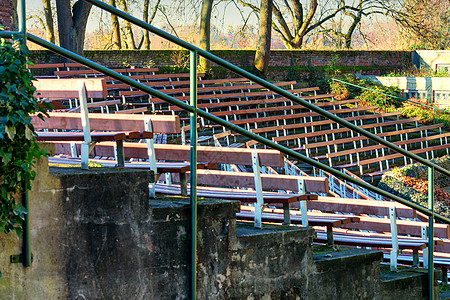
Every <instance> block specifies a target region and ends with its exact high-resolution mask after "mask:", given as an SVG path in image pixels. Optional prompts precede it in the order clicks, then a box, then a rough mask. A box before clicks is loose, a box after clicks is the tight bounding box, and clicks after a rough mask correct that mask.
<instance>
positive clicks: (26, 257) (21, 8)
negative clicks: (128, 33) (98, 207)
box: [17, 0, 31, 267]
mask: <svg viewBox="0 0 450 300" xmlns="http://www.w3.org/2000/svg"><path fill="white" fill-rule="evenodd" d="M17 11H18V18H19V20H18V21H19V28H18V29H19V32H20V35H21V38H22V39H21V40H20V43H23V44H25V45H26V44H27V27H26V5H25V0H20V1H19V2H18V9H17ZM22 205H23V207H24V208H25V209H26V211H27V214H26V215H25V217H24V220H23V237H22V239H23V240H22V243H23V244H22V253H23V254H22V256H23V257H22V259H23V265H24V267H30V266H31V248H30V193H29V191H28V189H27V187H26V184H25V183H24V185H23V199H22Z"/></svg>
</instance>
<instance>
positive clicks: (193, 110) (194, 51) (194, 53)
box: [1, 0, 450, 299]
mask: <svg viewBox="0 0 450 300" xmlns="http://www.w3.org/2000/svg"><path fill="white" fill-rule="evenodd" d="M84 1H86V2H89V3H91V4H93V5H95V6H97V7H100V8H102V9H104V10H106V11H108V12H110V13H112V14H114V15H117V16H119V17H121V18H123V19H125V20H127V21H129V22H131V23H133V24H135V25H137V26H139V27H141V28H143V29H145V30H148V31H150V32H152V33H154V34H156V35H159V36H161V37H163V38H165V39H167V40H169V41H171V42H173V43H175V44H177V45H179V46H181V47H183V48H186V49H188V50H189V51H190V53H191V60H190V62H191V70H190V71H191V102H190V104H186V103H184V102H182V101H179V100H178V99H176V98H174V97H171V96H169V95H167V94H164V93H162V92H160V91H158V90H155V89H152V88H150V87H148V86H146V85H144V84H142V83H140V82H138V81H135V80H133V79H130V78H128V77H126V76H125V75H122V74H120V73H117V72H114V71H112V70H110V69H108V68H106V67H104V66H102V65H99V64H97V63H95V62H92V61H90V60H88V59H86V58H84V57H82V56H80V55H77V54H75V53H73V52H71V51H68V50H66V49H63V48H60V47H58V46H56V45H54V44H52V43H49V42H47V41H45V40H43V39H41V38H39V37H37V36H34V35H32V34H28V35H27V34H25V33H23V36H24V37H26V38H27V39H29V40H30V41H32V42H34V43H36V44H38V45H40V46H42V47H44V48H47V49H50V50H51V51H53V52H55V53H57V54H60V55H62V56H64V57H67V58H69V59H71V60H73V61H76V62H78V63H81V64H83V65H85V66H87V67H89V68H91V69H94V70H97V71H100V72H102V73H103V74H105V75H108V76H110V77H112V78H114V79H117V80H120V81H122V82H124V83H127V84H129V85H130V86H133V87H135V88H137V89H140V90H142V91H144V92H146V93H148V94H150V95H152V96H155V97H158V98H160V99H162V100H164V101H166V102H169V103H171V104H173V105H176V106H178V107H180V108H182V109H184V110H186V111H188V112H189V113H190V121H191V123H190V124H191V134H192V137H191V170H192V174H193V176H191V188H192V190H191V212H192V224H191V225H192V226H191V239H192V247H191V252H192V257H191V259H192V261H191V264H192V266H191V286H190V287H191V293H190V295H191V298H192V299H196V244H197V242H196V234H197V232H196V231H197V230H196V226H197V220H196V207H197V202H196V191H195V187H196V176H195V174H196V173H195V171H196V129H197V128H196V125H197V115H198V116H201V117H203V118H205V119H207V120H209V121H212V122H214V123H216V124H219V125H221V126H223V127H225V128H228V129H230V130H233V131H235V132H237V133H240V134H242V135H243V136H246V137H248V138H250V139H253V140H256V141H258V142H259V143H261V144H264V145H266V146H268V147H271V148H273V149H277V150H279V151H280V152H282V153H284V154H286V155H289V156H292V157H294V158H296V159H298V160H301V161H303V162H306V163H308V164H310V165H312V166H314V167H317V168H319V169H322V170H325V171H327V172H329V173H331V174H333V175H335V176H336V177H338V178H341V179H343V180H347V181H349V182H352V183H354V184H356V185H359V186H362V187H364V188H366V189H368V190H370V191H373V192H375V193H378V194H380V195H382V196H385V197H387V198H389V199H392V200H394V201H397V202H400V203H402V204H404V205H406V206H409V207H411V208H413V209H416V210H418V211H420V212H422V213H424V214H425V215H427V216H428V217H429V243H428V245H429V249H430V251H429V261H430V263H429V269H428V272H429V284H430V288H429V295H430V298H432V297H433V296H432V295H433V291H432V287H433V282H434V279H433V263H432V261H433V222H434V219H437V220H440V221H442V222H445V223H447V224H450V219H448V218H445V217H443V216H440V215H437V214H435V213H434V211H433V188H434V183H433V174H434V170H437V171H439V172H441V173H444V174H446V175H447V176H450V171H448V170H446V169H444V168H442V167H441V166H438V165H435V164H433V163H431V162H429V161H427V160H425V159H423V158H422V157H420V156H418V155H415V154H413V153H410V152H408V151H407V150H405V149H403V148H401V147H398V146H396V145H394V144H392V143H390V142H388V141H386V140H384V139H382V138H380V137H378V136H376V135H374V134H372V133H370V132H368V131H365V130H363V129H361V128H359V127H357V126H355V125H353V124H352V123H350V122H348V121H345V120H343V119H341V118H339V117H337V116H335V115H333V114H332V113H329V112H328V111H326V110H324V109H321V108H320V107H317V106H315V105H314V104H311V103H310V102H308V101H306V100H303V99H301V98H299V97H297V96H295V95H293V94H291V93H289V92H287V91H286V90H284V89H282V88H280V87H277V86H276V85H273V84H271V83H269V82H267V81H265V80H263V79H261V78H259V77H257V76H255V75H253V74H251V73H249V72H247V71H245V70H242V69H240V68H239V67H237V66H234V65H233V64H231V63H229V62H227V61H225V60H223V59H221V58H219V57H217V56H214V55H213V54H211V53H209V52H206V51H204V50H202V49H200V48H198V47H196V46H194V45H191V44H189V43H187V42H185V41H182V40H180V39H178V38H177V37H175V36H172V35H170V34H168V33H166V32H164V31H162V30H160V29H158V28H156V27H153V26H151V25H150V24H148V23H145V22H143V21H141V20H139V19H137V18H134V17H132V16H130V15H129V14H127V13H124V12H122V11H120V10H118V9H116V8H115V7H112V6H110V5H107V4H105V3H103V2H100V1H98V0H84ZM21 2H22V3H24V2H25V0H21ZM22 12H23V13H25V11H24V9H23V11H22ZM23 19H24V18H23ZM11 35H12V34H11V33H7V34H2V35H1V36H11ZM198 55H201V56H203V57H204V58H207V59H209V60H211V61H213V62H214V63H216V64H218V65H221V66H223V67H225V68H227V69H229V70H231V71H234V72H236V73H238V74H240V75H242V76H244V77H246V78H248V79H250V80H252V81H254V82H256V83H258V84H260V85H262V86H264V87H266V88H267V89H269V90H271V91H273V92H276V93H278V94H279V95H281V96H283V97H285V98H288V99H289V100H292V101H293V102H296V103H298V104H301V105H303V106H304V107H306V108H308V109H310V110H312V111H315V112H317V113H318V114H320V115H322V116H324V117H327V118H329V119H331V120H333V121H335V122H336V123H338V124H341V125H342V126H345V127H348V128H350V129H351V130H353V131H355V132H357V133H359V134H361V135H363V136H366V137H368V138H369V139H372V140H374V141H376V142H378V143H380V144H382V145H384V146H386V147H387V148H390V149H393V150H395V151H397V152H399V153H401V154H403V155H405V156H407V157H409V158H411V159H414V160H416V161H419V162H421V163H423V164H424V165H426V166H428V168H429V184H430V188H429V207H428V209H427V208H424V207H422V206H420V205H417V204H415V203H412V202H409V201H407V200H405V199H403V198H400V197H398V196H395V195H393V194H390V193H388V192H386V191H384V190H381V189H379V188H377V187H374V186H372V185H370V184H368V183H366V182H361V181H359V180H357V179H355V178H353V177H351V176H349V175H347V174H343V173H341V172H339V171H337V170H335V169H333V168H331V167H329V166H327V165H324V164H322V163H320V162H318V161H315V160H313V159H311V158H308V157H306V156H304V155H302V154H300V153H298V152H295V151H293V150H291V149H289V148H286V147H284V146H281V145H279V144H276V143H275V142H272V141H271V140H268V139H266V138H264V137H261V136H259V135H257V134H254V133H252V132H250V131H247V130H245V129H243V128H241V127H239V126H237V125H234V124H232V123H229V122H227V121H225V120H223V119H221V118H219V117H216V116H214V115H212V114H209V113H207V112H206V111H203V110H201V109H198V108H197V107H196V87H197V84H196V65H197V64H196V62H197V57H198Z"/></svg>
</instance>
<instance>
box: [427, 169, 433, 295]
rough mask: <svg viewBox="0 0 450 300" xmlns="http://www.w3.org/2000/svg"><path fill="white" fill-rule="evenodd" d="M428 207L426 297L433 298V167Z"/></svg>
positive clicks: (429, 179) (429, 172) (429, 181)
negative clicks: (429, 213)
mask: <svg viewBox="0 0 450 300" xmlns="http://www.w3.org/2000/svg"><path fill="white" fill-rule="evenodd" d="M428 209H429V210H430V211H431V215H430V216H429V217H428V285H429V291H428V299H434V298H433V297H434V264H433V254H434V253H433V251H434V228H433V223H434V168H433V167H428Z"/></svg>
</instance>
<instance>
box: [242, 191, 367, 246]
mask: <svg viewBox="0 0 450 300" xmlns="http://www.w3.org/2000/svg"><path fill="white" fill-rule="evenodd" d="M311 202H314V200H313V201H309V202H308V203H311ZM241 208H243V206H241ZM249 208H250V207H249ZM253 216H254V211H253V210H241V212H240V213H237V214H236V219H237V220H238V221H251V220H252V218H253ZM262 220H263V222H267V223H275V224H284V218H283V216H282V215H281V214H280V213H270V212H266V210H265V211H264V213H263V216H262ZM350 222H358V218H357V217H354V218H353V217H340V216H337V215H336V216H333V217H330V216H325V215H318V214H314V213H310V212H308V225H310V226H325V227H326V228H327V229H328V228H333V227H339V226H341V225H342V224H347V223H350ZM291 224H294V225H302V226H303V220H302V218H301V215H291ZM331 232H332V230H331ZM330 245H333V244H330Z"/></svg>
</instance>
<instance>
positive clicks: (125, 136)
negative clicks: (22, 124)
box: [36, 131, 153, 142]
mask: <svg viewBox="0 0 450 300" xmlns="http://www.w3.org/2000/svg"><path fill="white" fill-rule="evenodd" d="M36 134H37V137H36V139H37V140H38V141H83V140H84V134H83V132H49V131H45V132H42V131H38V132H36ZM91 138H92V141H94V142H105V141H120V140H122V141H123V140H129V139H151V138H153V133H152V132H148V131H127V132H92V133H91Z"/></svg>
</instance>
